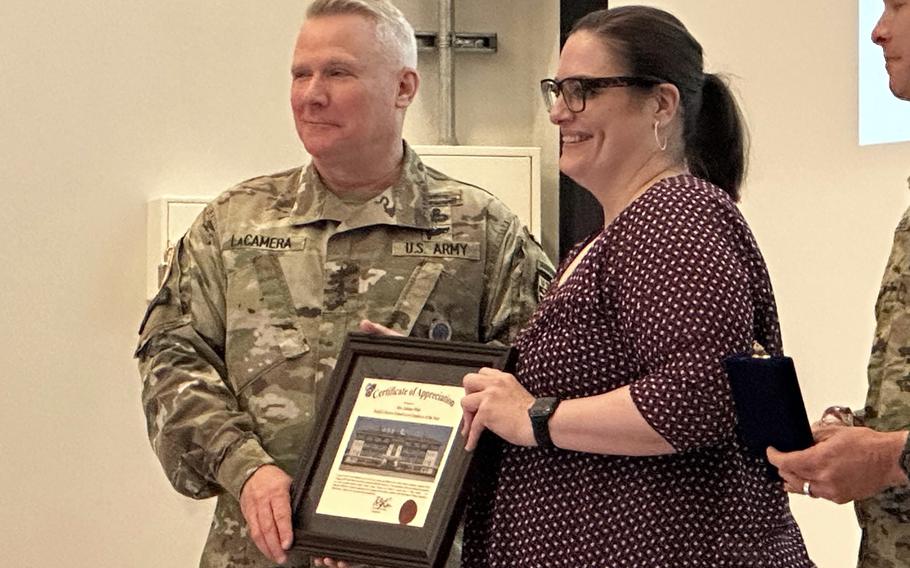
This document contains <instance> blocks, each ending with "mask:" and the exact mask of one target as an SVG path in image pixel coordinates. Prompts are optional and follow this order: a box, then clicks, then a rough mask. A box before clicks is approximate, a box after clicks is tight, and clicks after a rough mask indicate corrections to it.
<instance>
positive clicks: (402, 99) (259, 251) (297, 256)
mask: <svg viewBox="0 0 910 568" xmlns="http://www.w3.org/2000/svg"><path fill="white" fill-rule="evenodd" d="M416 64H417V46H416V39H415V37H414V30H413V29H412V27H411V25H410V24H409V23H408V22H407V21H406V20H405V18H404V16H403V15H402V14H401V12H400V11H398V9H397V8H395V7H394V6H393V5H392V4H391V3H390V2H388V1H387V0H316V1H315V2H313V3H312V4H311V5H310V7H309V9H308V12H307V17H306V20H305V21H304V23H303V25H302V27H301V29H300V33H299V35H298V37H297V43H296V47H295V49H294V55H293V64H292V68H291V78H292V81H291V93H290V95H291V97H290V98H291V108H292V110H293V116H294V121H295V125H296V128H297V133H298V135H299V137H300V140H301V141H302V142H303V145H304V146H305V147H306V150H307V152H308V153H309V154H310V156H311V157H312V162H311V163H310V164H309V165H307V166H305V167H298V168H294V169H292V170H289V171H286V172H281V173H276V174H272V175H266V176H262V177H258V178H254V179H251V180H248V181H245V182H243V183H241V184H239V185H238V186H237V187H235V188H233V189H231V190H229V191H227V192H225V193H223V194H222V195H221V196H219V197H218V198H216V199H215V200H214V201H213V202H212V203H211V204H209V205H208V206H207V207H206V208H205V210H204V212H203V213H202V214H201V216H200V217H199V218H198V219H197V220H196V222H195V223H194V224H193V225H192V227H191V228H190V229H189V231H188V232H187V234H186V236H185V237H184V238H182V239H181V240H180V242H179V244H178V246H177V248H176V253H175V255H174V258H173V260H172V262H171V263H170V267H169V271H168V274H167V276H166V278H165V280H164V284H163V286H162V288H161V291H160V292H159V293H158V294H157V295H156V297H155V298H154V300H153V301H152V303H151V305H150V306H149V310H148V313H147V314H146V317H145V319H144V320H143V322H142V324H141V329H140V340H139V345H138V348H137V350H136V356H137V357H138V359H139V368H140V373H141V375H142V385H143V388H142V402H143V405H144V409H145V413H146V419H147V423H148V433H149V438H150V440H151V443H152V447H153V449H154V450H155V452H156V454H157V456H158V458H159V460H160V461H161V464H162V466H163V467H164V470H165V473H166V474H167V476H168V479H169V480H170V481H171V483H172V484H173V485H174V487H175V488H176V489H177V490H178V491H180V492H181V493H183V494H185V495H188V496H190V497H193V498H196V499H202V498H207V497H212V496H217V497H218V503H217V506H216V508H215V516H214V520H213V522H212V526H211V530H210V532H209V537H208V541H207V542H206V545H205V549H204V551H203V553H202V559H201V561H200V565H201V566H202V567H204V568H229V567H230V568H235V567H240V566H243V567H247V568H252V567H266V566H274V565H275V564H276V563H279V564H285V565H287V566H310V565H311V562H310V559H308V558H306V557H305V556H304V555H302V554H300V553H299V552H298V551H296V550H293V551H289V548H290V546H291V544H292V540H293V532H292V526H291V505H290V493H289V488H290V486H291V477H290V475H291V474H293V472H294V469H295V467H296V466H297V464H298V461H299V459H300V457H301V455H302V454H304V453H305V452H309V451H311V450H312V448H310V447H308V446H307V445H306V442H307V440H308V438H309V435H310V433H311V430H312V427H313V424H314V423H315V422H316V421H317V420H318V416H319V414H320V412H322V405H321V400H322V397H323V394H324V393H325V392H326V383H327V381H329V380H330V377H331V372H332V369H333V367H334V365H335V362H336V357H337V356H338V353H339V351H340V349H341V346H342V343H343V341H344V337H345V335H346V334H347V332H348V331H351V330H355V329H358V325H363V327H362V329H364V330H366V331H371V332H383V331H385V332H397V333H401V334H404V335H413V336H420V337H431V338H434V339H440V340H447V339H453V340H462V341H479V342H491V341H499V342H502V343H509V342H510V341H511V339H512V338H513V336H514V335H515V334H516V333H517V332H518V330H519V329H520V327H521V326H522V325H523V324H524V323H525V322H526V321H527V320H528V319H529V318H530V315H531V313H532V311H533V309H534V307H535V306H536V304H537V295H538V290H539V289H540V288H542V287H543V286H545V285H546V283H548V281H549V278H550V277H551V275H552V268H551V265H550V263H549V261H548V260H547V258H546V256H545V255H544V254H543V252H542V250H541V249H540V247H539V246H538V245H537V244H536V243H535V242H534V240H533V239H532V238H531V236H530V234H529V233H528V232H527V230H526V229H525V228H524V227H523V225H522V223H521V222H520V221H519V219H518V218H517V217H516V216H515V215H514V214H513V213H511V212H510V211H509V210H508V209H507V208H506V207H505V206H504V205H503V204H502V203H501V202H500V201H498V200H497V199H495V198H494V197H493V196H492V195H490V194H489V193H487V192H485V191H483V190H481V189H479V188H477V187H474V186H471V185H468V184H464V183H461V182H458V181H456V180H453V179H450V178H448V177H446V176H445V175H443V174H441V173H439V172H437V171H435V170H432V169H430V168H428V167H426V166H425V165H424V164H423V163H422V162H421V160H420V158H418V157H417V155H416V154H415V153H414V151H413V150H412V149H411V148H410V147H409V146H408V145H407V144H406V143H405V142H404V140H403V139H402V127H403V122H404V119H405V112H406V111H407V109H408V107H409V106H410V104H411V102H412V101H413V99H414V97H415V95H416V93H417V88H418V85H419V76H418V74H417V71H416V69H415V66H416ZM363 320H368V321H365V322H363ZM361 322H363V323H362V324H361ZM371 322H374V323H371ZM382 326H386V328H383V327H382ZM450 561H451V564H450V565H452V566H454V565H457V562H458V560H457V551H456V554H455V555H454V556H453V557H452V558H450Z"/></svg>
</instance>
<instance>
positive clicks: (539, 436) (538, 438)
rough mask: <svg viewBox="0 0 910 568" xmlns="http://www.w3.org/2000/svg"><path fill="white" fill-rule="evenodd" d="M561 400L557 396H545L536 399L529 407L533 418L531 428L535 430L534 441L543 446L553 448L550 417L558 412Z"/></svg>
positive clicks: (530, 415) (529, 413) (529, 414)
mask: <svg viewBox="0 0 910 568" xmlns="http://www.w3.org/2000/svg"><path fill="white" fill-rule="evenodd" d="M559 402H560V400H559V399H558V398H556V397H555V396H545V397H541V398H538V399H535V400H534V404H532V405H531V408H529V409H528V416H529V417H530V418H531V430H532V431H533V432H534V441H535V442H537V446H538V447H541V448H552V447H553V440H552V439H550V418H551V417H552V416H553V413H554V412H556V407H558V406H559Z"/></svg>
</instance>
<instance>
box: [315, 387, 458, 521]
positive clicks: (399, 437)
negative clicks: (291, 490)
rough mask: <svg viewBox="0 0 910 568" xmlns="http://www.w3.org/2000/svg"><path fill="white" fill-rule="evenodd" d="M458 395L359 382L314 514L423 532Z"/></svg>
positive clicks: (454, 426)
mask: <svg viewBox="0 0 910 568" xmlns="http://www.w3.org/2000/svg"><path fill="white" fill-rule="evenodd" d="M463 396H464V389H463V388H462V387H461V386H451V385H440V384H431V383H423V382H411V381H399V380H390V379H376V378H365V379H364V380H363V383H362V385H361V389H360V393H358V396H357V401H356V402H355V404H354V408H353V410H352V412H351V415H350V417H349V419H348V422H347V424H346V425H345V430H344V435H343V436H342V443H341V444H340V446H339V448H338V451H337V453H336V455H335V458H334V460H333V462H332V468H331V470H330V471H329V475H328V478H327V479H326V483H325V487H324V489H323V491H322V495H321V496H320V499H319V502H318V504H317V506H316V513H317V514H321V515H333V516H338V517H346V518H353V519H360V520H365V521H374V522H380V523H393V524H404V525H409V526H415V527H422V526H423V524H424V522H425V520H426V515H427V512H428V510H429V507H430V505H431V503H432V502H433V496H434V495H435V494H436V490H437V487H438V484H439V478H440V473H441V471H442V470H443V469H444V468H445V464H446V460H447V458H448V455H449V452H450V451H451V448H452V445H453V443H455V440H456V439H457V438H458V436H457V434H458V427H459V426H460V424H461V416H462V413H461V398H462V397H463Z"/></svg>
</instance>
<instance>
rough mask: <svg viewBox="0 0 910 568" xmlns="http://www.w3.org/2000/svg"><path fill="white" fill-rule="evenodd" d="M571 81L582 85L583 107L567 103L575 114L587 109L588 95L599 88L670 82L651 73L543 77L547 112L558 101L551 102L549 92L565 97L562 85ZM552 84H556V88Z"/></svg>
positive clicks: (644, 85) (543, 94)
mask: <svg viewBox="0 0 910 568" xmlns="http://www.w3.org/2000/svg"><path fill="white" fill-rule="evenodd" d="M569 81H576V82H578V84H579V86H580V87H581V108H580V109H578V110H574V109H572V108H570V107H569V105H568V103H566V108H567V109H568V110H569V112H572V113H575V114H578V113H580V112H584V111H585V108H586V107H587V104H588V95H590V94H591V93H593V92H595V91H597V90H598V89H610V88H615V87H653V86H654V85H660V84H661V83H667V82H668V81H666V80H664V79H661V78H659V77H653V76H651V75H640V76H625V75H620V76H616V77H565V78H563V79H559V80H557V79H541V81H540V94H541V96H543V101H544V106H546V108H547V112H549V111H550V110H552V109H553V103H555V102H556V99H553V102H550V98H549V93H550V92H555V93H556V94H557V98H561V97H563V90H562V86H563V84H564V83H567V82H569ZM551 86H555V89H554V88H552V87H551Z"/></svg>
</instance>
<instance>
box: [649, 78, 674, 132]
mask: <svg viewBox="0 0 910 568" xmlns="http://www.w3.org/2000/svg"><path fill="white" fill-rule="evenodd" d="M654 91H655V93H654V95H653V96H654V101H655V103H656V105H655V110H654V120H657V121H659V122H660V124H662V125H667V124H670V123H671V122H672V121H673V119H674V118H676V115H677V113H678V112H679V104H680V98H679V89H677V88H676V85H674V84H673V83H661V84H659V85H657V86H656V87H654Z"/></svg>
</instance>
